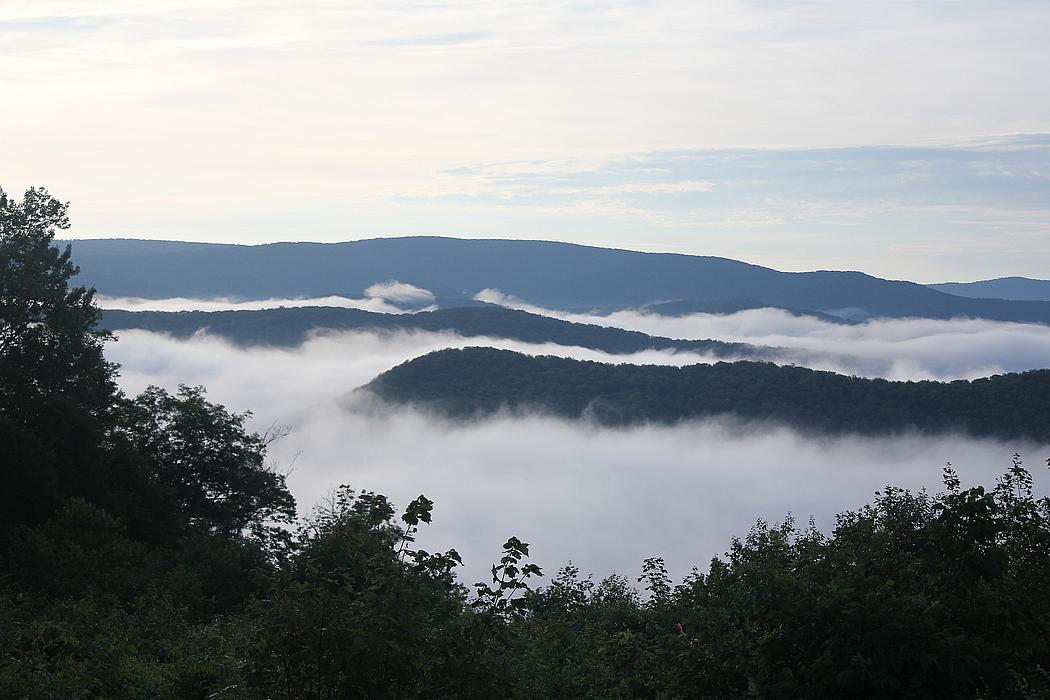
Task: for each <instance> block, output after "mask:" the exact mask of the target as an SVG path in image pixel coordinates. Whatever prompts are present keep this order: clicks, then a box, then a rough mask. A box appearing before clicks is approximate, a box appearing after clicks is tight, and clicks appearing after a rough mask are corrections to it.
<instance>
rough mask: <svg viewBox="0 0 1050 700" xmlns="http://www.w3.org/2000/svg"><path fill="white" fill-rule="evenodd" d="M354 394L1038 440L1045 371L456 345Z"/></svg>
mask: <svg viewBox="0 0 1050 700" xmlns="http://www.w3.org/2000/svg"><path fill="white" fill-rule="evenodd" d="M363 391H367V392H371V393H372V394H374V395H376V396H378V397H379V398H381V399H383V400H384V401H386V402H388V403H391V404H407V405H414V406H419V407H422V408H425V409H430V410H435V411H437V412H438V413H441V414H444V415H446V416H448V417H451V418H459V419H472V418H478V417H481V416H485V415H491V414H493V413H496V412H498V411H500V410H510V411H512V412H516V411H538V412H541V413H548V414H553V415H556V416H560V417H564V418H569V419H587V418H590V419H594V420H596V421H598V422H600V423H603V424H608V425H636V424H642V423H668V424H673V423H677V422H679V421H682V420H689V419H700V418H705V417H711V416H719V415H728V416H733V417H736V418H741V419H745V420H768V421H774V422H778V423H782V424H786V425H789V426H792V427H795V428H797V429H799V430H802V431H804V432H808V433H819V434H847V433H858V434H869V435H871V434H886V433H892V432H898V431H907V430H919V431H923V432H929V433H948V432H961V433H967V434H970V435H974V436H982V437H999V438H1003V439H1029V440H1035V441H1039V442H1040V443H1042V444H1050V370H1037V371H1032V372H1025V373H1023V374H1005V375H998V376H995V377H990V378H986V379H976V380H973V381H954V382H930V381H923V382H890V381H886V380H883V379H863V378H859V377H847V376H844V375H840V374H834V373H832V372H822V371H816V370H811V369H805V368H803V367H793V366H777V365H773V364H769V363H764V362H746V361H741V362H731V363H727V362H719V363H717V364H714V365H690V366H687V367H668V366H657V365H629V364H622V365H610V364H602V363H598V362H585V361H579V360H569V359H564V358H558V357H530V356H528V355H522V354H520V353H515V352H511V351H507V350H495V349H493V348H465V349H462V350H441V351H438V352H433V353H430V354H428V355H424V356H422V357H419V358H416V359H414V360H411V361H409V362H406V363H404V364H402V365H399V366H397V367H395V368H393V369H391V370H389V371H387V372H384V373H383V374H381V375H379V376H378V377H377V378H376V379H375V380H373V381H372V382H371V383H370V384H368V385H366V387H364V388H363Z"/></svg>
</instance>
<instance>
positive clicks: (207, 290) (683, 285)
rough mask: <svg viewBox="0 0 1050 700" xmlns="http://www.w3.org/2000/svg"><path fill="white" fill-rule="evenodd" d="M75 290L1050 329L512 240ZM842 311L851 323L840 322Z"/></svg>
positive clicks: (842, 285) (138, 248)
mask: <svg viewBox="0 0 1050 700" xmlns="http://www.w3.org/2000/svg"><path fill="white" fill-rule="evenodd" d="M73 247H74V250H75V253H74V255H75V257H74V259H75V260H77V263H78V264H79V265H80V267H81V275H80V278H79V280H78V281H80V282H82V283H87V284H91V285H94V286H95V287H97V288H98V290H99V291H100V292H102V293H103V294H108V295H119V296H148V297H152V298H159V297H169V296H190V297H215V296H232V297H243V298H250V299H261V298H267V297H310V296H319V295H326V294H344V295H347V296H360V295H361V294H362V293H363V290H364V289H365V288H366V287H368V286H370V285H372V284H375V283H378V282H386V281H390V280H398V281H401V282H407V283H410V284H413V285H415V286H417V287H422V288H424V289H429V290H430V291H432V292H434V293H435V294H436V295H437V296H439V297H447V298H450V299H456V298H460V299H462V298H471V297H473V296H474V295H475V294H476V293H478V292H479V291H481V290H483V289H486V288H496V289H499V290H500V291H502V292H504V293H506V294H510V295H513V296H516V297H519V298H521V299H523V300H526V301H528V302H530V303H533V304H539V305H542V306H547V307H551V308H562V309H564V308H579V307H631V306H639V305H644V304H649V303H653V302H660V301H674V300H689V301H718V300H723V301H724V300H734V299H748V300H753V301H757V302H761V303H768V304H775V305H778V306H786V307H790V308H793V309H798V310H802V311H807V310H808V311H819V312H828V313H832V314H834V315H847V316H849V315H852V316H861V317H863V316H887V317H907V316H916V317H927V318H951V317H954V316H973V317H983V318H992V319H999V320H1005V321H1031V322H1041V323H1045V322H1050V302H1036V301H1024V302H1023V301H1006V300H1000V299H968V298H964V297H959V296H954V295H951V294H945V293H943V292H939V291H937V290H935V289H930V288H928V287H925V286H923V285H920V284H915V283H912V282H895V281H889V280H883V279H879V278H877V277H871V276H869V275H865V274H862V273H859V272H829V271H820V272H779V271H777V270H772V269H770V268H765V267H760V266H757V265H750V264H748V263H743V262H739V261H736V260H728V259H725V258H715V257H701V256H692V255H679V254H672V253H640V252H635V251H628V250H613V249H607V248H593V247H587V246H579V245H572V244H568V243H554V242H545V241H517V240H464V239H455V238H435V237H414V238H384V239H373V240H366V241H355V242H349V243H332V244H323V243H275V244H270V245H261V246H236V245H208V244H185V243H163V242H157V241H112V240H110V241H74V242H73ZM843 310H846V311H843Z"/></svg>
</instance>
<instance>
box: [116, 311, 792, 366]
mask: <svg viewBox="0 0 1050 700" xmlns="http://www.w3.org/2000/svg"><path fill="white" fill-rule="evenodd" d="M100 325H101V327H103V328H106V329H109V330H113V331H118V330H125V329H130V328H139V329H142V330H147V331H153V332H156V333H167V334H169V335H171V336H173V337H176V338H188V337H190V336H192V335H193V334H194V333H197V332H199V331H207V332H208V333H210V334H212V335H216V336H219V337H221V338H225V339H227V340H229V341H230V342H233V343H236V344H238V345H246V346H247V345H278V346H294V345H299V344H301V343H303V342H305V341H306V340H307V339H308V338H309V337H310V335H311V334H312V333H315V332H319V331H321V332H323V331H351V330H386V331H400V330H405V331H434V332H449V333H457V334H459V335H461V336H464V337H466V338H476V337H479V336H487V337H490V338H507V339H510V340H520V341H521V342H525V343H556V344H558V345H575V346H578V347H581V348H590V349H592V350H601V351H603V352H608V353H611V354H616V355H620V354H626V353H632V352H640V351H642V350H675V351H678V352H696V353H705V354H711V355H714V356H716V357H760V358H768V357H772V356H773V355H774V353H776V352H777V349H776V348H770V347H763V346H759V345H749V344H747V343H729V342H725V341H721V340H677V339H672V338H661V337H658V336H651V335H647V334H645V333H641V332H639V331H627V330H623V329H620V328H609V327H605V326H596V325H592V324H585V323H572V322H570V321H563V320H561V319H557V318H550V317H548V316H540V315H538V314H531V313H528V312H525V311H518V310H516V309H507V308H503V307H500V306H493V305H489V304H484V305H477V306H463V307H454V308H448V309H438V310H436V311H421V312H418V313H411V314H383V313H375V312H372V311H363V310H361V309H341V308H331V307H299V308H280V309H263V310H259V311H120V310H115V309H113V310H108V311H104V312H103V315H102V320H101V322H100Z"/></svg>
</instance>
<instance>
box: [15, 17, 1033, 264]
mask: <svg viewBox="0 0 1050 700" xmlns="http://www.w3.org/2000/svg"><path fill="white" fill-rule="evenodd" d="M1048 35H1050V3H1046V2H1042V1H1032V2H1028V1H1023V0H1020V1H1016V2H1003V1H1001V0H1000V1H996V2H978V1H968V0H959V1H956V2H942V1H938V0H929V1H927V2H892V1H891V2H881V3H868V2H859V1H858V2H821V1H819V0H812V1H804V2H792V1H790V0H785V1H783V2H770V1H767V0H747V1H740V2H731V1H729V2H695V0H682V1H679V0H652V1H646V0H638V1H634V2H621V1H619V0H606V1H599V0H593V1H590V0H580V1H578V2H544V1H528V0H525V1H522V2H515V3H483V2H438V1H434V2H429V1H425V0H424V1H420V2H412V3H406V2H316V1H315V2H296V3H281V2H272V1H262V0H253V1H244V0H236V1H235V0H148V1H144V0H107V1H104V2H103V1H100V0H31V1H25V0H3V2H0V100H2V102H0V106H2V109H0V135H2V139H3V147H2V148H0V186H2V187H4V188H5V189H7V190H8V191H11V192H18V191H19V190H21V189H24V188H25V187H27V186H29V185H43V186H46V187H48V188H49V189H50V190H51V191H52V192H53V193H54V194H56V195H57V196H59V197H60V198H62V199H64V200H69V201H70V202H72V206H71V216H72V219H73V222H74V227H73V229H72V230H71V231H70V232H68V234H67V235H68V236H70V237H85V238H96V237H114V236H119V237H139V238H165V239H181V240H197V241H214V242H236V243H261V242H270V241H278V240H315V241H341V240H353V239H359V238H371V237H376V236H397V235H418V234H433V235H450V236H460V237H499V238H540V239H556V240H565V241H571V242H577V243H584V244H589V245H601V246H613V247H623V248H631V249H637V250H651V251H676V252H683V253H695V254H705V255H722V256H726V257H732V258H736V259H742V260H747V261H750V262H755V263H759V264H763V265H768V266H771V267H776V268H779V269H785V270H806V269H857V270H862V271H865V272H869V273H872V274H876V275H879V276H883V277H889V278H893V279H913V280H916V281H922V282H939V281H946V280H963V281H967V280H973V279H980V278H987V277H997V276H1005V275H1024V276H1029V277H1041V278H1046V277H1048V276H1050V274H1048V273H1047V270H1050V90H1047V89H1046V76H1047V75H1050V50H1048V49H1047V48H1046V41H1045V37H1046V36H1048Z"/></svg>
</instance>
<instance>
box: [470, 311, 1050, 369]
mask: <svg viewBox="0 0 1050 700" xmlns="http://www.w3.org/2000/svg"><path fill="white" fill-rule="evenodd" d="M477 298H478V299H479V300H481V301H487V302H490V303H495V304H500V305H502V306H507V307H510V308H515V309H521V310H523V311H529V312H531V313H537V314H543V315H546V316H551V317H554V318H560V319H563V320H566V321H573V322H575V323H593V324H596V325H600V326H614V327H617V328H625V329H628V330H636V331H641V332H643V333H648V334H649V335H660V336H664V337H668V338H683V339H693V338H715V339H717V340H725V341H735V342H742V343H751V344H754V345H769V346H774V347H781V348H793V349H799V350H807V351H810V352H813V353H819V354H822V355H823V354H827V355H835V356H847V357H848V358H849V359H841V360H834V361H831V360H827V359H824V358H821V357H819V356H818V357H814V358H812V361H810V360H808V359H803V360H802V361H801V362H799V364H805V365H806V366H807V367H812V368H813V369H828V370H832V371H836V372H841V373H844V374H857V375H860V376H868V377H875V376H880V377H883V378H885V379H897V380H909V379H911V380H919V379H942V380H950V379H975V378H977V377H987V376H990V375H993V374H1001V373H1003V372H1022V371H1024V370H1029V369H1044V368H1047V367H1050V326H1047V325H1040V324H1030V323H1007V322H1002V321H988V320H984V319H951V320H936V319H877V320H871V321H867V322H865V323H858V324H855V325H842V324H837V323H829V322H826V321H822V320H820V319H819V318H816V317H813V316H794V315H792V314H791V313H789V312H787V311H781V310H778V309H751V310H747V311H739V312H736V313H732V314H725V315H717V314H703V313H698V314H688V315H685V316H661V315H659V314H653V313H645V312H643V311H637V310H628V311H617V312H615V313H611V314H608V315H599V314H594V313H568V312H563V311H554V310H551V309H546V308H543V307H539V306H534V305H531V304H527V303H525V302H522V301H521V300H518V299H515V298H513V297H510V296H507V295H505V294H502V293H500V292H499V291H498V290H485V292H483V293H481V294H479V295H478V296H477Z"/></svg>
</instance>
